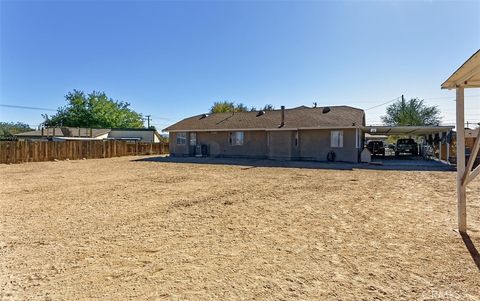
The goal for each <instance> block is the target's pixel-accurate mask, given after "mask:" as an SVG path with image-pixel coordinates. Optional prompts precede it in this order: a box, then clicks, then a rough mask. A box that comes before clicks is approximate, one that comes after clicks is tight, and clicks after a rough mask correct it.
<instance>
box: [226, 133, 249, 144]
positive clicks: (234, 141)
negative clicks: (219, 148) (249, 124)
mask: <svg viewBox="0 0 480 301" xmlns="http://www.w3.org/2000/svg"><path fill="white" fill-rule="evenodd" d="M239 134H240V137H241V139H238V137H234V136H237V135H239ZM228 140H229V143H230V146H242V145H243V144H244V142H245V133H244V132H243V131H235V132H230V134H229V138H228ZM238 141H240V143H238Z"/></svg>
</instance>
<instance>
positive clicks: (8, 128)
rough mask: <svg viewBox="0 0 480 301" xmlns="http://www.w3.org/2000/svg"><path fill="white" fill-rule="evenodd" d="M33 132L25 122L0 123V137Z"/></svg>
mask: <svg viewBox="0 0 480 301" xmlns="http://www.w3.org/2000/svg"><path fill="white" fill-rule="evenodd" d="M28 131H33V129H32V128H30V126H29V125H28V124H26V123H23V122H0V137H13V135H15V134H19V133H23V132H28Z"/></svg>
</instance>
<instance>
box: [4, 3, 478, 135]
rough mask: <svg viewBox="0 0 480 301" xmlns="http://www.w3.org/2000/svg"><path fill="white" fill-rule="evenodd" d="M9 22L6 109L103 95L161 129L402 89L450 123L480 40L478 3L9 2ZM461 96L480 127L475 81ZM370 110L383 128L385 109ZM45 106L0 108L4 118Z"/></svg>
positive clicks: (354, 101) (30, 118)
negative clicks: (454, 84)
mask: <svg viewBox="0 0 480 301" xmlns="http://www.w3.org/2000/svg"><path fill="white" fill-rule="evenodd" d="M0 26H1V30H0V34H1V37H0V38H1V40H0V51H1V54H0V58H1V61H0V68H1V69H0V71H1V74H0V76H1V78H0V89H1V91H0V104H10V105H22V106H32V107H42V108H53V109H55V108H57V107H59V106H62V105H64V104H65V100H64V95H65V94H66V93H67V92H68V91H71V90H73V89H80V90H84V91H86V92H88V91H92V90H97V91H105V92H106V93H107V95H108V96H110V97H112V98H114V99H117V100H123V101H128V102H130V103H131V104H132V108H133V109H135V110H136V111H138V112H141V113H143V114H151V115H152V116H153V124H154V125H156V126H157V127H160V128H164V127H166V126H167V125H169V124H171V123H173V122H176V121H178V120H180V119H182V118H184V117H188V116H191V115H195V114H200V113H203V112H206V111H208V110H209V108H210V106H211V104H212V103H213V102H214V101H221V100H231V101H238V102H242V103H244V104H246V105H248V106H252V105H254V106H262V105H264V104H266V103H270V104H273V105H274V106H276V107H277V108H278V107H280V106H281V105H285V106H287V107H295V106H299V105H311V104H312V103H313V102H317V103H318V104H319V105H320V106H323V105H340V104H345V105H350V106H355V107H359V108H363V109H368V108H370V107H373V106H376V105H378V104H381V103H384V102H386V101H388V100H390V99H394V98H396V97H399V96H400V95H401V94H405V97H406V98H410V97H420V98H424V99H425V101H426V102H427V103H428V104H435V105H438V106H439V107H440V109H441V110H442V114H443V115H444V122H445V123H453V122H454V119H455V116H454V115H455V113H454V108H455V102H454V101H453V99H454V91H445V90H440V84H441V83H442V82H443V81H444V80H445V79H446V78H447V77H448V76H449V75H450V74H451V73H452V72H453V71H455V70H456V68H457V67H459V65H460V64H462V63H463V62H464V61H465V60H466V59H467V58H468V57H470V55H472V54H473V53H474V52H475V51H476V50H478V49H479V48H480V1H469V2H460V1H383V2H382V1H368V2H367V1H346V2H337V1H335V2H333V1H331V2H330V1H329V2H327V1H309V2H298V1H295V2H293V1H261V2H256V1H248V2H240V1H238V2H237V1H235V2H234V1H211V2H205V1H192V2H190V1H180V2H176V1H170V2H160V1H67V0H65V1H48V2H47V1H4V0H0ZM466 95H467V97H466V107H467V110H466V111H467V113H466V119H467V120H469V121H472V122H479V121H480V89H472V90H470V91H467V92H466ZM366 112H367V123H369V124H378V123H379V122H380V116H381V115H382V114H384V112H385V106H381V107H378V108H375V109H371V110H367V111H366ZM41 113H44V112H42V111H38V110H21V109H13V108H5V107H0V120H1V121H23V122H26V123H29V124H31V125H32V126H36V125H38V124H39V123H40V122H41V121H42V117H41ZM45 113H54V112H47V111H45Z"/></svg>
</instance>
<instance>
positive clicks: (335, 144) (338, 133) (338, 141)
mask: <svg viewBox="0 0 480 301" xmlns="http://www.w3.org/2000/svg"><path fill="white" fill-rule="evenodd" d="M330 147H331V148H343V130H334V131H330Z"/></svg>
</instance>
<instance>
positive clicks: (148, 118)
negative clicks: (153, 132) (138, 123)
mask: <svg viewBox="0 0 480 301" xmlns="http://www.w3.org/2000/svg"><path fill="white" fill-rule="evenodd" d="M145 117H147V128H148V129H149V128H150V117H152V115H145Z"/></svg>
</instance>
